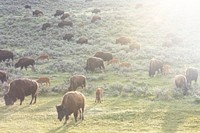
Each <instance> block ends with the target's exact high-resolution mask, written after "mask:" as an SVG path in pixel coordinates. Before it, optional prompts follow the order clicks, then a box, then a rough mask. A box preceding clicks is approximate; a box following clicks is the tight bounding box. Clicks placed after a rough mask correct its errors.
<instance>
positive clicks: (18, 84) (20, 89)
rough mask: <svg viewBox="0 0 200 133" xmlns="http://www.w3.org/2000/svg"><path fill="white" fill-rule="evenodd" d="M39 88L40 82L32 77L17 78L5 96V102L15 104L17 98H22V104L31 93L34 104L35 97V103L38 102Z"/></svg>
mask: <svg viewBox="0 0 200 133" xmlns="http://www.w3.org/2000/svg"><path fill="white" fill-rule="evenodd" d="M37 90H38V84H37V82H36V81H34V80H30V79H16V80H13V81H12V82H11V83H10V89H9V91H8V93H7V94H6V95H5V96H4V100H5V104H6V105H13V104H14V102H16V101H17V99H19V100H20V105H22V102H23V101H24V99H25V97H26V96H29V95H31V96H32V99H31V102H30V104H32V102H33V99H34V102H33V104H34V103H36V99H37Z"/></svg>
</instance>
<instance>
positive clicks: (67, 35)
mask: <svg viewBox="0 0 200 133" xmlns="http://www.w3.org/2000/svg"><path fill="white" fill-rule="evenodd" d="M72 37H74V35H73V34H71V33H68V34H65V36H64V37H63V40H67V41H70V40H71V39H72Z"/></svg>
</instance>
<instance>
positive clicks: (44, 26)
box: [42, 23, 51, 30]
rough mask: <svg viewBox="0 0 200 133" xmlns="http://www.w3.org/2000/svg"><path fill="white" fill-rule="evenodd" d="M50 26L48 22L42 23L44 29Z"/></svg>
mask: <svg viewBox="0 0 200 133" xmlns="http://www.w3.org/2000/svg"><path fill="white" fill-rule="evenodd" d="M49 27H51V24H50V23H44V24H43V25H42V30H46V29H47V28H49Z"/></svg>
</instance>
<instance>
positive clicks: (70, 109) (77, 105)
mask: <svg viewBox="0 0 200 133" xmlns="http://www.w3.org/2000/svg"><path fill="white" fill-rule="evenodd" d="M84 109H85V96H84V95H83V94H82V93H80V92H78V91H70V92H67V93H66V94H65V95H64V96H63V99H62V103H61V105H58V106H56V110H57V113H58V119H59V120H60V121H62V119H63V117H64V116H65V123H64V124H66V123H67V120H68V119H69V116H70V115H71V114H72V113H73V114H74V119H75V122H77V117H78V112H79V113H80V119H82V120H84V115H83V113H84Z"/></svg>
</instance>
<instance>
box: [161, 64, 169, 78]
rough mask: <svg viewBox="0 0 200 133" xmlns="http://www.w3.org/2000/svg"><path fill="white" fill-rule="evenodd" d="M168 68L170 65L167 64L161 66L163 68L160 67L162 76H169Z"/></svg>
mask: <svg viewBox="0 0 200 133" xmlns="http://www.w3.org/2000/svg"><path fill="white" fill-rule="evenodd" d="M170 68H171V66H170V65H168V64H163V67H162V74H163V75H167V74H169V71H170Z"/></svg>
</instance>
